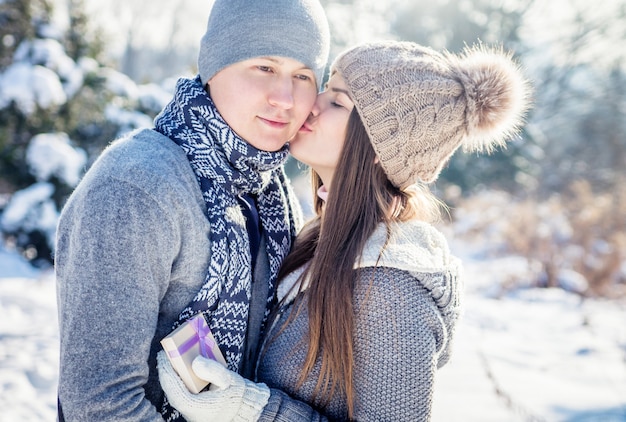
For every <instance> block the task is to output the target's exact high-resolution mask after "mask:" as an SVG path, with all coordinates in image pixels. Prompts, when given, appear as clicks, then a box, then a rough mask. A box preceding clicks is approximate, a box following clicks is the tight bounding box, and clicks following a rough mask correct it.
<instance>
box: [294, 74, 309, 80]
mask: <svg viewBox="0 0 626 422" xmlns="http://www.w3.org/2000/svg"><path fill="white" fill-rule="evenodd" d="M296 78H298V79H300V80H301V81H310V80H311V77H310V76H308V75H296Z"/></svg>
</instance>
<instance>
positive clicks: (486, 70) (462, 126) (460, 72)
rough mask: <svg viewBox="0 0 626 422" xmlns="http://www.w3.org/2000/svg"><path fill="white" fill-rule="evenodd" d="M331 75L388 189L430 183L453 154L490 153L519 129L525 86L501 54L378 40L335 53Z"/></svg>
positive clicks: (516, 69)
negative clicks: (338, 79) (342, 85)
mask: <svg viewBox="0 0 626 422" xmlns="http://www.w3.org/2000/svg"><path fill="white" fill-rule="evenodd" d="M334 71H336V72H338V73H339V74H340V75H341V76H342V78H343V79H344V81H345V82H346V85H347V86H348V91H349V92H350V96H351V98H352V101H353V102H354V104H355V108H356V110H357V112H358V113H359V116H360V117H361V121H362V122H363V124H364V126H365V129H366V131H367V133H368V135H369V138H370V141H371V143H372V146H373V147H374V150H375V151H376V154H377V155H378V158H379V160H380V164H381V166H382V167H383V170H384V171H385V174H386V175H387V177H388V178H389V180H390V181H391V183H393V184H394V185H395V186H397V187H399V188H405V187H407V186H409V185H411V184H413V183H415V182H418V181H422V182H425V183H431V182H434V181H435V180H436V179H437V177H438V176H439V173H440V172H441V169H442V168H443V166H444V165H445V164H446V163H447V162H448V160H449V159H450V157H451V156H452V155H453V154H454V152H455V151H456V150H457V149H458V148H459V147H461V146H462V147H463V149H465V150H468V151H484V152H490V151H492V150H493V149H494V148H495V147H496V146H502V145H504V144H505V143H506V141H507V140H509V139H511V137H512V136H514V135H515V134H516V133H517V132H518V131H519V130H520V129H521V127H522V123H523V117H524V114H525V113H526V111H527V110H528V101H529V96H530V87H529V84H528V82H527V80H526V79H525V77H524V76H523V74H522V72H521V70H520V69H519V67H518V66H517V65H516V64H515V62H514V61H513V60H512V58H511V55H510V54H509V53H505V52H503V51H502V50H501V49H499V50H498V49H489V48H487V47H484V46H478V47H472V48H467V49H465V51H464V52H463V53H462V54H459V55H455V54H452V53H449V52H444V53H439V52H437V51H435V50H432V49H430V48H428V47H424V46H421V45H419V44H415V43H411V42H402V41H382V42H374V43H367V44H361V45H359V46H357V47H353V48H351V49H349V50H347V51H345V52H344V53H342V54H340V55H339V56H338V57H337V59H335V62H334V63H333V66H332V69H331V72H334Z"/></svg>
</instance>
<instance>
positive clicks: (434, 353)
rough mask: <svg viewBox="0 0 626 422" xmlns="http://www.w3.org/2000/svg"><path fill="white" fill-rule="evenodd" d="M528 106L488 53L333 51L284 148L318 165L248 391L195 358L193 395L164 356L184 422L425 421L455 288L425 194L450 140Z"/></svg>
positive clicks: (487, 141)
mask: <svg viewBox="0 0 626 422" xmlns="http://www.w3.org/2000/svg"><path fill="white" fill-rule="evenodd" d="M527 98H528V87H527V83H526V81H525V79H524V78H523V76H522V75H521V73H520V71H519V69H518V68H517V66H516V65H515V64H514V63H513V62H512V60H511V58H510V56H509V55H507V54H505V53H503V52H501V51H497V50H490V49H487V48H484V47H479V48H473V49H468V50H466V51H465V52H464V54H462V55H452V54H448V53H444V54H440V53H437V52H435V51H433V50H431V49H429V48H425V47H422V46H420V45H417V44H413V43H406V42H378V43H371V44H364V45H361V46H357V47H355V48H352V49H350V50H348V51H347V52H344V53H343V54H341V55H340V56H339V57H338V58H337V59H336V60H335V62H334V64H333V66H332V68H331V77H330V80H329V82H328V84H327V86H326V89H325V91H324V92H323V93H321V94H320V95H319V96H318V98H317V101H316V103H315V106H314V108H313V111H312V113H311V116H310V117H309V119H308V120H307V122H306V123H305V124H304V125H303V127H302V128H301V129H300V131H299V132H298V135H297V137H296V138H295V139H294V140H293V142H292V143H291V153H292V154H293V156H294V157H296V158H297V159H298V160H300V161H302V162H304V163H306V164H308V165H309V166H310V167H311V169H312V176H313V186H314V188H315V191H316V197H315V212H316V216H315V217H314V218H313V219H312V221H310V222H309V223H308V224H307V225H306V226H305V228H304V229H303V230H302V231H301V233H300V234H299V236H298V239H297V241H296V244H295V246H294V249H293V250H292V252H291V254H290V255H289V256H288V258H287V259H286V260H285V262H284V264H283V267H282V269H281V272H280V274H279V277H280V284H279V287H278V298H277V299H278V304H277V306H276V309H275V311H274V312H273V314H272V315H271V316H270V318H269V320H268V326H267V329H266V334H265V341H264V344H263V346H262V350H261V353H260V358H259V362H258V366H257V371H256V378H257V382H258V383H254V382H251V381H248V380H244V379H243V378H242V377H240V376H239V375H237V374H235V373H232V372H229V371H227V370H226V369H225V368H223V367H220V366H219V364H217V363H216V362H213V361H210V360H208V359H204V358H201V357H199V358H196V360H195V361H194V364H193V369H194V371H195V372H196V374H197V375H198V376H199V377H200V378H203V379H205V380H207V381H210V382H211V383H212V384H213V385H212V387H211V388H210V389H209V391H205V392H202V393H200V394H198V395H193V394H191V393H189V392H188V391H186V389H185V387H184V386H183V385H182V383H181V382H180V380H179V379H178V378H177V377H176V376H175V374H173V372H172V370H171V367H169V365H168V363H167V361H166V360H165V359H163V356H161V359H160V376H161V383H162V386H163V389H164V390H165V392H166V394H167V396H168V398H169V399H170V401H171V403H172V404H173V405H174V406H175V407H176V408H177V409H179V410H180V411H181V412H182V414H183V415H184V416H185V417H186V418H187V419H188V420H190V421H203V420H324V419H326V418H328V419H340V420H346V419H347V420H360V421H363V420H372V421H379V420H394V421H399V420H407V421H424V420H429V419H430V412H431V403H432V394H433V382H434V377H435V372H436V370H437V369H438V368H439V367H441V366H442V365H444V364H445V363H446V361H447V360H448V356H449V353H450V348H451V341H452V336H453V333H454V329H455V325H456V322H457V319H458V315H459V312H460V302H461V291H462V285H461V280H460V268H459V263H458V261H457V260H456V259H455V258H454V257H452V256H451V255H450V253H449V250H448V246H447V243H446V241H445V239H444V237H443V236H442V234H441V233H439V232H438V231H437V230H436V229H435V228H434V227H433V226H431V225H430V223H431V222H433V221H435V220H436V219H437V217H438V212H439V203H438V201H437V200H436V199H435V197H434V196H433V195H432V194H431V193H430V192H429V190H428V189H427V188H426V187H425V185H426V184H428V183H431V182H433V181H435V180H436V179H437V177H438V175H439V173H440V171H441V169H442V167H443V166H444V165H445V164H446V162H447V161H448V159H449V158H450V156H451V155H452V154H453V153H454V151H455V150H456V149H457V148H458V147H459V146H463V147H464V148H465V149H469V150H477V151H481V150H486V151H489V150H491V149H492V148H493V147H494V146H495V145H501V144H503V143H504V141H506V140H507V139H509V138H510V136H511V135H513V134H514V133H515V132H516V131H517V130H518V129H519V127H520V125H521V122H522V116H523V114H524V113H525V111H526V108H527Z"/></svg>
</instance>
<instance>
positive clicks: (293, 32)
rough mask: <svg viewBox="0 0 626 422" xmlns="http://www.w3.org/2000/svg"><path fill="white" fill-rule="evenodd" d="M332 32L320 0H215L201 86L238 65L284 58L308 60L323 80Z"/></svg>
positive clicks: (200, 57) (201, 60) (200, 64)
mask: <svg viewBox="0 0 626 422" xmlns="http://www.w3.org/2000/svg"><path fill="white" fill-rule="evenodd" d="M329 50H330V31H329V29H328V20H327V18H326V14H325V13H324V9H323V8H322V5H321V4H320V3H319V1H318V0H216V1H215V3H214V4H213V8H212V9H211V14H210V15H209V22H208V24H207V31H206V33H205V34H204V36H203V37H202V42H201V44H200V53H199V55H198V71H199V73H200V78H201V79H202V84H203V85H204V84H206V83H207V82H208V81H209V79H211V78H212V77H213V76H214V75H215V74H216V73H217V72H219V71H220V70H222V69H223V68H225V67H226V66H229V65H231V64H233V63H237V62H240V61H243V60H248V59H251V58H254V57H263V56H282V57H288V58H292V59H295V60H298V61H299V62H302V63H304V64H305V65H306V66H307V67H310V68H311V69H312V70H313V71H314V72H315V75H316V78H317V85H318V87H319V86H321V84H322V79H323V76H324V68H325V66H326V61H327V60H328V53H329Z"/></svg>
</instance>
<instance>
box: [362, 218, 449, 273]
mask: <svg viewBox="0 0 626 422" xmlns="http://www.w3.org/2000/svg"><path fill="white" fill-rule="evenodd" d="M375 266H386V267H394V268H398V269H401V270H405V271H409V272H420V273H422V272H430V273H438V272H447V271H450V270H454V268H455V267H457V266H458V260H457V259H456V258H455V257H454V256H453V255H452V254H451V253H450V248H449V247H448V242H447V240H446V238H445V237H444V235H443V234H442V233H441V232H440V231H439V230H437V229H436V228H435V227H434V226H432V225H431V224H428V223H425V222H423V221H419V220H411V221H406V222H395V223H391V224H390V225H385V224H380V225H379V226H378V227H377V228H376V230H375V231H374V233H372V235H371V236H370V237H369V239H368V240H367V242H366V244H365V246H364V248H363V252H362V254H361V256H360V258H359V260H358V261H357V262H356V263H355V267H360V268H364V267H375Z"/></svg>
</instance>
